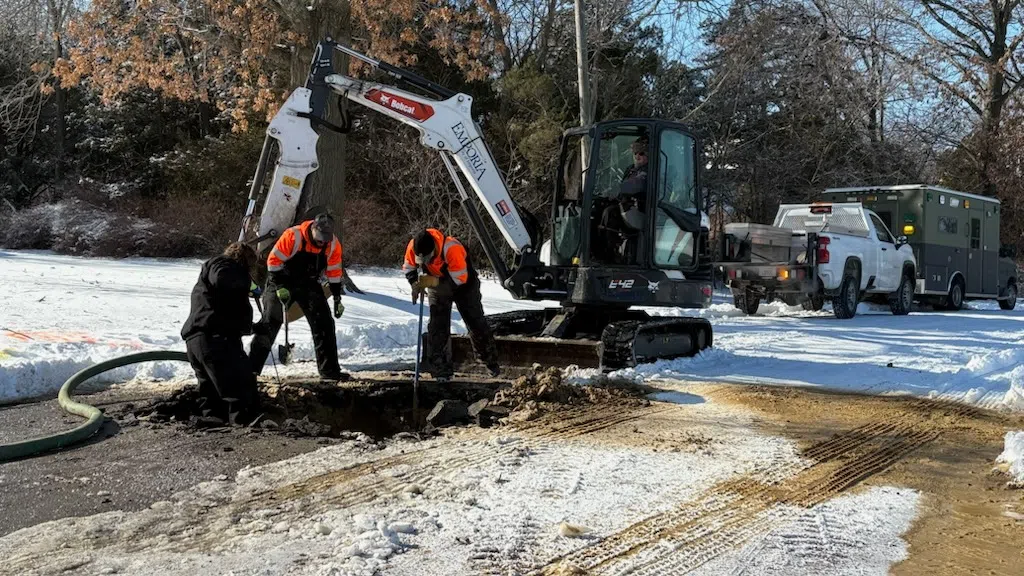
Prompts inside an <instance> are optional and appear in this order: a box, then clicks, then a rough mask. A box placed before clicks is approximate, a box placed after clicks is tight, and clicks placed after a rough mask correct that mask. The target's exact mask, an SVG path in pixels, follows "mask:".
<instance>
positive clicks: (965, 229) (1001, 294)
mask: <svg viewBox="0 0 1024 576" xmlns="http://www.w3.org/2000/svg"><path fill="white" fill-rule="evenodd" d="M822 200H824V201H828V202H860V203H861V204H863V205H864V207H866V208H868V209H870V210H872V211H873V212H874V213H875V214H878V216H879V217H880V218H881V219H882V222H884V223H885V225H886V226H888V227H889V230H890V231H891V232H892V233H893V235H894V236H906V237H907V241H908V242H909V244H910V246H911V248H913V250H914V256H915V257H916V259H917V265H918V270H917V287H916V291H915V292H916V296H917V299H918V300H921V301H925V302H928V303H930V304H933V305H935V306H937V307H939V308H953V309H959V308H960V307H961V306H962V305H963V302H964V300H971V299H996V300H998V301H999V304H1000V307H1002V308H1004V309H1012V308H1013V307H1014V305H1015V304H1016V301H1017V293H1018V292H1017V267H1016V264H1015V263H1014V261H1013V258H1014V257H1015V256H1016V254H1015V253H1014V252H1013V250H1012V248H1010V247H1001V246H1000V244H999V218H1000V209H999V208H1000V207H999V200H997V199H995V198H989V197H986V196H979V195H977V194H969V193H967V192H958V191H956V190H950V189H948V188H940V187H938V186H926V185H905V186H872V187H863V188H829V189H827V190H825V192H824V193H823V194H822Z"/></svg>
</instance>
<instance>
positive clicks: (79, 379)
mask: <svg viewBox="0 0 1024 576" xmlns="http://www.w3.org/2000/svg"><path fill="white" fill-rule="evenodd" d="M162 360H171V361H181V362H188V355H186V354H185V353H184V352H175V351H171V350H154V351H150V352H138V353H136V354H128V355H127V356H121V357H119V358H114V359H111V360H106V361H104V362H100V363H99V364H93V365H92V366H89V367H88V368H85V369H83V370H81V371H79V372H77V373H76V374H75V375H74V376H72V377H71V378H68V379H67V381H66V382H64V385H63V386H61V387H60V393H59V394H58V395H57V402H59V403H60V407H61V408H63V409H64V411H65V412H67V413H69V414H74V415H76V416H81V417H82V418H85V422H84V423H83V424H82V425H80V426H78V427H77V428H73V429H71V430H68V431H66V432H58V433H57V434H52V435H50V436H40V437H38V438H32V439H29V440H21V441H19V442H13V443H11V444H0V462H5V461H7V460H14V459H16V458H24V457H26V456H31V455H33V454H38V453H40V452H46V451H49V450H57V449H60V448H64V447H67V446H70V445H72V444H76V443H78V442H81V441H83V440H85V439H87V438H89V437H90V436H92V435H93V434H95V433H96V431H97V430H99V429H100V426H102V425H103V412H101V411H100V409H99V408H96V407H95V406H90V405H88V404H84V403H82V402H76V401H75V400H74V399H73V398H72V397H71V394H72V393H74V391H75V388H78V386H79V385H80V384H82V383H83V382H85V381H86V380H88V379H90V378H92V377H94V376H98V375H100V374H102V373H104V372H109V371H110V370H114V369H115V368H120V367H122V366H128V365H130V364H140V363H142V362H158V361H162Z"/></svg>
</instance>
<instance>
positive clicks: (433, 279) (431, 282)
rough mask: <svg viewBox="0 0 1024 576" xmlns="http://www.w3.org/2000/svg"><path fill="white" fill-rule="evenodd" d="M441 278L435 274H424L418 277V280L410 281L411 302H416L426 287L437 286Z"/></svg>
mask: <svg viewBox="0 0 1024 576" xmlns="http://www.w3.org/2000/svg"><path fill="white" fill-rule="evenodd" d="M440 282H441V279H440V278H438V277H437V276H431V275H429V274H424V275H422V276H420V277H419V279H418V280H416V281H415V282H413V283H412V303H413V304H416V303H417V302H419V301H420V298H421V297H422V296H423V293H424V292H426V291H427V288H437V285H438V283H440Z"/></svg>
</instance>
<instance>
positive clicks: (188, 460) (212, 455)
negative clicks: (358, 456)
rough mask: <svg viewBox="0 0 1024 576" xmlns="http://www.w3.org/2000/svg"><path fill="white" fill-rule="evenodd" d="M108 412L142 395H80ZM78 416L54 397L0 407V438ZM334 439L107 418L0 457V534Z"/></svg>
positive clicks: (141, 498) (146, 497) (124, 505)
mask: <svg viewBox="0 0 1024 576" xmlns="http://www.w3.org/2000/svg"><path fill="white" fill-rule="evenodd" d="M84 399H85V401H86V402H89V403H91V404H93V405H96V406H98V407H100V408H102V409H103V410H104V411H105V412H106V413H108V414H113V413H116V412H118V411H119V409H123V408H124V407H125V406H126V404H127V403H131V402H134V403H138V402H139V401H140V400H144V399H143V398H138V397H136V398H132V397H128V396H125V395H124V393H123V392H121V393H119V392H113V391H108V392H102V393H99V394H94V395H91V396H88V397H85V398H84ZM79 422H81V420H80V419H78V418H76V417H72V416H68V415H66V414H64V413H63V412H62V411H61V410H60V408H59V407H58V406H57V402H56V400H49V401H44V402H35V403H29V404H22V405H15V406H5V407H0V442H11V441H14V440H19V439H24V438H30V437H33V436H37V435H41V434H45V433H47V432H54V431H58V430H61V429H66V428H70V427H72V426H74V425H76V424H78V423H79ZM331 442H334V440H332V439H327V438H310V437H299V438H292V437H286V436H283V435H281V434H278V433H273V432H267V431H259V430H248V429H241V430H239V429H233V430H228V431H202V430H194V429H188V428H186V427H185V426H183V425H180V424H174V423H169V424H157V423H149V422H138V421H136V422H135V423H132V422H131V419H129V420H121V421H120V422H118V421H115V420H111V419H108V420H107V422H106V423H105V425H104V427H103V429H101V430H100V432H99V433H98V434H97V435H96V436H94V437H93V439H91V440H90V441H89V442H88V443H86V444H82V445H79V446H76V447H72V448H69V449H66V450H62V451H60V452H53V453H48V454H42V455H38V456H35V457H31V458H26V459H22V460H17V461H13V462H4V463H0V536H3V535H6V534H9V533H11V532H14V531H16V530H18V529H19V528H24V527H26V526H32V525H35V524H38V523H40V522H46V521H49V520H55V519H58V518H63V517H68V516H86V515H91V514H96V513H99V512H105V511H110V510H118V509H120V510H138V509H141V508H145V507H147V506H149V505H150V504H152V503H153V502H155V501H158V500H166V499H167V498H168V496H170V495H171V494H173V493H175V492H177V491H179V490H184V489H186V488H189V487H191V486H194V485H195V484H197V483H199V482H204V481H207V480H213V479H215V478H216V477H218V476H220V475H227V476H228V477H232V476H233V475H234V474H235V473H236V472H237V471H238V470H240V469H242V468H244V467H246V466H255V465H261V464H266V463H268V462H274V461H278V460H282V459H285V458H289V457H292V456H295V455H297V454H301V453H304V452H309V451H312V450H315V449H316V448H318V447H319V446H320V445H323V444H326V443H331Z"/></svg>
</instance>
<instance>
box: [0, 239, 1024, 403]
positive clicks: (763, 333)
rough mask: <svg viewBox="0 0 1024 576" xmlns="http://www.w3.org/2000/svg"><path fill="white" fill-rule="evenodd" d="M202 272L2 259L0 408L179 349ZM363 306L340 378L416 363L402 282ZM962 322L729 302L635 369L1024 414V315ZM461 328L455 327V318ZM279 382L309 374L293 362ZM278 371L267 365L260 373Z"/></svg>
mask: <svg viewBox="0 0 1024 576" xmlns="http://www.w3.org/2000/svg"><path fill="white" fill-rule="evenodd" d="M199 265H200V262H199V261H197V260H154V259H127V260H106V259H82V258H75V257H68V256H58V255H54V254H49V253H44V252H18V251H0V278H2V281H0V286H2V288H3V290H4V294H5V299H4V300H3V301H2V302H0V402H4V401H12V400H16V399H19V398H27V397H32V396H39V395H44V394H52V393H54V392H55V391H56V390H57V389H58V388H59V387H60V384H61V383H62V382H63V381H64V380H65V379H66V378H67V377H69V376H70V375H71V374H73V373H74V372H75V371H77V370H79V369H81V368H83V367H85V366H87V365H88V364H90V363H93V362H96V361H99V360H103V359H106V358H112V357H115V356H118V355H121V354H125V353H128V352H134V351H139V350H149V349H175V350H183V349H184V343H183V342H182V341H181V339H180V337H179V336H178V331H179V330H180V328H181V324H182V322H183V321H184V320H185V317H186V316H187V315H188V309H189V293H190V291H191V289H192V285H193V284H194V282H195V280H196V276H197V274H198V271H199ZM353 278H354V279H355V281H356V283H357V285H359V286H360V287H361V288H362V289H363V290H365V291H366V292H367V294H366V295H362V296H360V295H351V296H347V297H346V298H345V306H346V312H345V316H344V317H343V318H342V319H341V321H340V322H339V323H338V345H339V349H340V355H341V359H342V364H343V367H344V368H346V369H350V370H357V369H360V368H371V367H375V366H382V365H383V366H388V365H396V364H407V363H408V362H411V361H412V359H413V356H414V354H415V342H416V339H415V334H416V329H417V322H416V313H417V308H416V306H414V305H413V304H412V303H411V302H410V300H409V289H408V285H407V283H406V282H405V280H404V279H403V278H402V277H401V276H400V275H399V274H398V272H397V271H388V270H366V271H353ZM539 306H541V304H537V303H531V302H516V301H514V300H512V298H511V297H510V296H509V295H508V293H507V292H505V291H504V290H503V289H501V288H500V287H499V286H498V285H497V284H494V283H485V285H484V307H485V308H486V310H487V312H488V313H496V312H504V311H508V310H514V309H517V308H524V307H539ZM969 308H970V309H969V310H964V311H960V312H936V311H931V310H927V311H921V312H915V313H912V314H911V315H910V316H906V317H894V316H892V315H891V314H890V313H889V312H888V310H887V309H882V308H878V307H874V306H872V305H867V304H862V305H861V306H860V308H859V311H858V315H857V317H855V318H854V319H852V320H836V319H835V318H834V317H832V315H831V313H830V312H827V311H824V312H820V313H809V312H804V311H803V310H801V309H799V308H794V307H788V306H785V305H783V304H780V303H772V304H762V306H761V309H760V310H759V312H758V315H756V316H753V317H746V316H743V315H742V314H741V313H740V312H739V311H738V310H736V309H735V308H734V307H733V306H732V305H731V304H729V303H728V301H727V297H726V296H725V295H719V296H718V297H716V303H715V304H714V305H713V306H712V307H711V308H709V309H706V310H700V311H681V310H680V311H677V310H655V311H656V312H657V313H660V314H676V313H678V314H684V313H686V314H699V315H701V316H703V317H705V318H707V319H708V320H710V321H711V323H712V324H713V325H714V329H715V343H714V344H715V347H714V349H713V350H711V351H709V352H706V353H704V354H702V355H701V356H699V357H697V358H690V359H679V360H672V361H662V362H657V363H654V364H648V365H644V366H640V367H638V368H637V369H635V370H632V371H630V374H632V375H634V376H636V377H642V378H683V379H701V380H722V381H734V382H757V383H787V384H807V385H812V386H824V387H830V388H837V389H845V390H855V391H867V392H872V393H907V394H915V395H919V396H925V397H941V398H949V399H954V400H959V401H964V402H969V403H973V404H978V405H981V406H985V407H992V408H1008V409H1012V410H1024V306H1020V305H1018V308H1017V310H1014V311H1012V312H1005V311H1002V310H1000V309H999V308H998V306H997V305H996V303H995V302H976V303H970V304H969ZM455 317H456V318H457V315H455ZM291 337H292V340H293V341H294V342H296V343H297V346H296V350H295V356H294V357H295V358H296V359H299V360H302V359H311V358H312V357H313V350H312V345H311V340H310V335H309V328H308V326H307V325H306V324H305V322H303V321H299V322H297V323H294V324H292V329H291ZM279 369H280V370H282V373H284V372H286V371H287V372H289V373H294V372H296V371H305V372H312V371H313V370H314V367H313V365H312V364H311V363H308V362H306V363H303V362H299V363H294V364H292V365H291V366H289V367H288V368H287V370H285V369H283V368H281V367H279ZM272 370H273V368H271V367H268V368H267V369H266V370H265V372H264V374H267V373H270V372H271V371H272ZM136 374H138V375H141V376H151V377H162V378H166V377H172V376H181V377H186V376H188V375H189V374H190V370H189V368H188V366H186V365H184V364H180V363H169V364H167V365H155V366H154V365H142V366H139V367H137V368H136V367H126V368H123V369H121V370H119V371H117V372H114V373H111V374H108V375H106V376H104V378H106V379H107V380H108V381H111V380H125V379H128V378H131V377H132V376H133V375H136Z"/></svg>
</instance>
